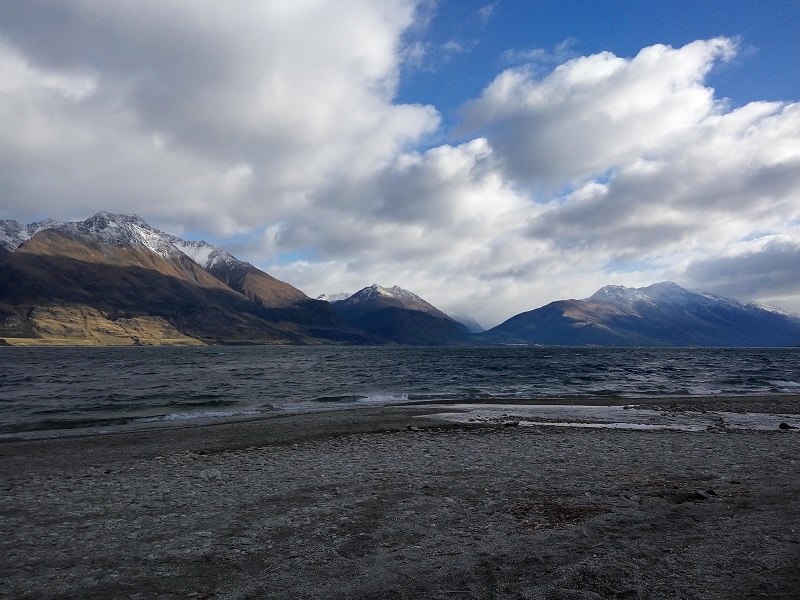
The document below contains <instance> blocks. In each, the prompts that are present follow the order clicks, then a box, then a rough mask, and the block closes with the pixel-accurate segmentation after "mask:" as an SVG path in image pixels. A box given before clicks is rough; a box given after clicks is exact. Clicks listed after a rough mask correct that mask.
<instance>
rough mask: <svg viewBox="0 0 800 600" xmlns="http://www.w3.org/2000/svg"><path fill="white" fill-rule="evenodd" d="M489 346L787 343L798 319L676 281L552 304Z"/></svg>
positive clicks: (500, 332)
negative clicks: (682, 285) (681, 284)
mask: <svg viewBox="0 0 800 600" xmlns="http://www.w3.org/2000/svg"><path fill="white" fill-rule="evenodd" d="M486 340H487V341H489V342H493V343H527V344H554V345H609V346H748V347H753V346H791V345H798V344H800V319H798V318H797V317H792V316H790V315H787V314H786V313H784V312H782V311H780V310H775V309H773V308H766V307H762V306H759V305H756V304H752V303H743V302H740V301H738V300H733V299H730V298H723V297H720V296H714V295H713V294H708V293H706V292H697V291H690V290H686V289H684V288H682V287H680V286H679V285H677V284H676V283H674V282H660V283H656V284H653V285H650V286H647V287H643V288H626V287H624V286H613V285H611V286H605V287H603V288H601V289H600V290H598V291H597V292H595V293H594V294H593V295H592V296H590V297H589V298H586V299H583V300H558V301H556V302H551V303H550V304H547V305H545V306H543V307H540V308H537V309H534V310H531V311H526V312H523V313H520V314H518V315H515V316H513V317H511V318H510V319H508V320H506V321H504V322H503V323H501V324H500V325H497V326H496V327H494V328H492V329H490V330H489V331H488V332H487V333H486Z"/></svg>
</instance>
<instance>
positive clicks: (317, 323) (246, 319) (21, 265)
mask: <svg viewBox="0 0 800 600" xmlns="http://www.w3.org/2000/svg"><path fill="white" fill-rule="evenodd" d="M0 246H2V248H3V253H2V254H0V337H8V338H13V337H16V338H19V337H30V338H39V339H50V340H58V339H66V340H77V341H81V342H85V343H130V342H137V343H157V342H163V341H164V340H175V341H177V342H181V343H183V342H186V341H187V340H202V341H206V342H225V343H315V342H316V343H318V342H320V341H330V340H332V339H334V340H338V339H344V340H347V341H359V340H361V339H363V337H364V336H363V334H362V333H360V332H353V331H351V330H350V328H349V327H347V325H346V324H345V323H344V322H343V321H342V320H341V319H340V318H339V317H338V316H337V315H336V313H335V311H333V310H332V309H331V307H330V305H328V304H327V303H325V302H320V301H316V300H312V299H310V298H308V297H307V296H306V295H305V294H303V293H302V292H300V291H299V290H297V289H296V288H293V287H292V286H290V285H289V284H286V283H284V282H281V281H278V280H276V279H274V278H272V277H271V276H269V275H268V274H266V273H263V272H262V271H259V270H258V269H256V268H255V267H253V266H252V265H250V264H249V263H245V262H242V261H238V260H237V259H235V258H234V257H233V256H231V255H230V254H228V253H227V252H224V251H222V250H220V249H218V248H215V247H213V246H210V245H208V244H205V242H197V243H192V242H185V241H183V240H181V239H179V238H176V237H174V236H171V235H169V234H165V233H163V232H160V231H158V230H157V229H154V228H152V227H150V226H149V225H148V224H147V223H145V222H144V221H143V220H142V219H140V218H139V217H137V216H135V215H115V214H110V213H98V214H97V215H95V216H94V217H91V218H89V219H87V220H85V221H79V222H70V223H61V222H56V221H42V222H39V223H33V224H30V225H27V226H22V225H19V224H18V223H16V222H14V221H2V222H0ZM184 250H186V252H185V251H184ZM187 252H189V254H187ZM190 254H191V255H192V256H194V257H195V258H196V259H198V260H200V261H201V262H204V264H203V265H201V264H199V263H198V262H196V261H195V260H193V258H192V257H191V256H190Z"/></svg>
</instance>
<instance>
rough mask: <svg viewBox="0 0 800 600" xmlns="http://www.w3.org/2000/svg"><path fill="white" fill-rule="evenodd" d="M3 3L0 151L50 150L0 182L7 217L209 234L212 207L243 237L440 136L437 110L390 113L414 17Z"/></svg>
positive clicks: (400, 12)
mask: <svg viewBox="0 0 800 600" xmlns="http://www.w3.org/2000/svg"><path fill="white" fill-rule="evenodd" d="M6 4H7V6H4V7H3V11H4V22H5V27H4V28H3V29H0V36H2V37H0V40H4V43H3V45H2V46H0V57H2V58H0V69H2V72H0V81H6V82H8V81H20V80H22V82H21V83H19V84H17V86H16V88H15V89H11V90H7V94H5V95H4V96H3V97H2V98H0V115H2V116H3V117H4V119H3V122H0V127H2V128H3V130H4V132H6V133H7V135H4V140H3V145H4V151H5V154H6V156H7V157H9V158H7V160H11V158H10V157H13V156H14V155H17V156H18V155H19V153H20V150H22V151H24V150H25V148H26V146H28V145H30V144H32V143H33V144H37V143H38V142H37V140H41V144H44V145H45V146H46V149H45V150H47V151H46V152H44V153H41V152H40V153H38V154H37V156H36V157H35V158H34V157H33V156H31V157H30V158H29V160H28V161H25V164H23V165H22V166H23V169H22V170H10V169H9V170H6V169H4V171H3V179H4V183H6V184H7V187H6V188H5V190H6V192H7V201H6V205H5V208H6V210H7V211H8V212H9V213H14V214H17V215H21V216H22V215H24V214H25V213H26V212H27V213H28V214H37V215H38V214H41V213H48V214H53V213H54V212H58V207H59V204H61V205H62V206H63V205H66V206H69V210H70V213H71V214H75V212H85V211H87V210H92V209H90V207H94V208H95V209H101V208H104V209H112V210H115V209H119V210H126V209H128V210H130V204H131V201H132V196H138V197H139V200H138V201H137V204H138V205H139V207H138V209H139V210H141V211H142V212H144V213H150V214H154V213H161V214H163V213H164V212H166V215H165V216H166V217H168V219H171V220H175V219H176V217H178V216H179V215H181V214H189V215H193V217H192V221H193V223H192V225H193V226H194V227H195V228H201V227H202V228H206V229H210V230H212V231H213V230H215V226H216V223H218V222H219V219H218V218H217V216H216V215H214V214H213V211H212V210H210V207H211V205H213V206H214V208H215V209H216V210H217V211H223V212H227V213H228V215H227V216H228V217H229V220H230V221H231V222H232V223H233V224H234V228H236V229H238V230H242V231H243V230H247V229H250V228H251V227H252V224H253V220H254V219H257V220H267V221H268V220H270V219H274V218H276V217H277V216H279V215H280V212H281V210H283V208H284V207H285V206H287V205H288V206H291V205H293V204H294V203H296V202H297V201H298V199H302V197H303V196H305V195H306V194H308V193H309V192H310V191H313V190H314V189H316V187H318V186H319V185H322V184H324V182H325V181H326V180H327V179H329V178H331V177H338V176H339V175H340V173H341V172H342V171H343V170H345V171H348V172H355V173H357V172H369V171H371V170H374V169H376V168H380V167H382V166H383V165H385V164H386V163H387V162H389V161H391V160H392V159H393V157H394V156H395V155H396V154H397V153H398V152H400V151H402V150H404V149H405V148H407V147H408V146H410V145H413V144H416V143H417V142H418V141H419V139H420V137H421V136H423V135H425V134H426V133H428V132H431V131H433V130H434V129H435V128H436V127H437V125H438V114H437V113H436V111H435V109H433V108H432V107H425V106H418V105H397V104H394V103H393V102H392V98H393V97H394V93H395V89H396V86H397V81H398V77H399V66H400V62H399V61H400V58H401V55H402V52H401V50H402V48H401V35H402V33H403V31H404V30H405V29H406V28H407V27H409V25H410V24H411V23H413V19H414V14H415V13H414V9H415V6H414V2H412V1H411V0H408V1H406V0H395V1H392V2H381V3H374V2H369V1H367V0H348V1H343V2H337V3H330V2H324V1H321V0H317V1H308V2H302V3H301V2H294V3H285V2H267V3H239V4H237V5H236V6H235V7H231V5H230V3H227V2H203V3H196V2H174V3H173V2H170V3H164V2H158V1H155V0H152V1H144V2H142V1H137V2H128V1H126V2H115V3H106V2H97V1H90V0H84V1H82V2H67V1H63V2H58V1H55V2H50V3H25V4H24V5H19V4H16V5H15V4H14V3H6ZM41 39H48V44H41V43H40V42H39V40H41ZM20 65H22V66H20ZM20 71H21V72H22V75H20ZM86 72H89V73H95V74H97V75H94V76H92V77H89V78H87V76H86V75H85V73H86ZM5 87H6V88H8V87H10V84H8V83H6V84H5ZM48 90H51V91H52V90H55V91H57V92H59V94H52V93H51V94H49V95H47V94H45V92H47V91H48ZM59 95H60V97H58V96H59ZM19 121H22V123H19ZM154 140H156V142H157V143H156V144H153V141H154ZM114 147H118V149H117V151H112V150H111V149H112V148H114ZM131 155H133V156H131ZM18 162H19V161H18ZM6 164H8V163H6ZM241 165H248V168H249V169H250V175H249V176H248V182H247V185H239V186H238V187H236V189H235V190H233V189H232V188H231V185H230V184H231V173H232V169H234V170H235V169H237V168H238V167H237V166H241ZM76 166H77V170H78V171H84V175H85V176H80V173H77V174H76V173H69V172H67V171H73V170H75V168H76ZM162 175H163V178H162ZM76 176H77V180H76ZM145 178H146V179H149V180H151V181H150V182H148V181H143V179H145ZM153 180H155V181H153ZM168 180H169V181H168ZM103 182H106V183H103ZM151 182H152V183H154V185H149V184H150V183H151ZM109 188H113V189H115V190H117V193H109V192H110V190H109ZM220 190H222V191H223V192H224V193H223V194H222V197H220V196H219V193H218V192H219V191H220ZM232 192H235V193H232ZM79 198H80V200H78V199H79ZM164 206H170V207H171V210H168V211H164V210H163V209H162V208H160V207H164ZM198 206H199V207H200V208H198ZM62 210H63V209H62ZM53 216H59V215H57V214H54V215H53ZM217 233H229V231H228V230H227V228H226V230H225V231H217Z"/></svg>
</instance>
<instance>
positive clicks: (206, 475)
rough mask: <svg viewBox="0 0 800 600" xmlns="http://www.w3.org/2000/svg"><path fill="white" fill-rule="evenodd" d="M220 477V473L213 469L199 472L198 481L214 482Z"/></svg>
mask: <svg viewBox="0 0 800 600" xmlns="http://www.w3.org/2000/svg"><path fill="white" fill-rule="evenodd" d="M220 477H222V472H221V471H220V470H219V469H215V468H214V467H211V468H210V469H203V470H202V471H200V479H202V480H203V481H214V480H216V479H219V478H220Z"/></svg>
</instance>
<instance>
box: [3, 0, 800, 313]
mask: <svg viewBox="0 0 800 600" xmlns="http://www.w3.org/2000/svg"><path fill="white" fill-rule="evenodd" d="M798 26H800V0H715V1H710V0H691V1H689V0H671V1H670V2H664V1H663V0H636V1H632V0H631V1H629V0H615V1H609V2H599V1H596V0H591V1H590V0H570V1H569V2H562V1H560V0H528V1H523V0H495V1H491V0H489V1H487V0H482V1H481V0H479V1H471V0H381V1H379V2H376V1H375V0H337V1H336V2H331V1H330V0H292V1H291V2H290V1H288V0H264V1H257V0H226V1H222V0H219V1H216V0H205V1H199V2H198V1H197V0H175V1H172V2H163V1H162V0H115V1H114V2H108V1H107V0H37V1H36V2H19V1H18V0H0V219H14V220H17V221H19V222H21V223H29V222H32V221H36V220H40V219H43V218H48V217H49V218H54V219H59V220H82V219H85V218H88V217H89V216H91V215H93V214H95V213H97V212H99V211H103V210H105V211H110V212H118V213H126V214H130V213H134V214H137V215H139V216H140V217H142V218H143V219H145V220H146V221H147V222H148V223H150V224H151V225H153V226H154V227H157V228H159V229H161V230H163V231H166V232H169V233H173V234H175V235H179V236H182V237H184V238H186V239H191V240H198V239H205V240H206V241H208V242H210V243H212V244H215V245H218V246H221V247H223V248H225V249H226V250H228V251H229V252H231V253H233V254H234V255H236V256H237V257H238V258H240V259H243V260H247V261H249V262H251V263H252V264H254V265H256V266H257V267H259V268H261V269H263V270H265V271H267V272H268V273H270V274H271V275H273V276H275V277H278V278H279V279H282V280H284V281H287V282H289V283H291V284H292V285H294V286H296V287H298V288H300V289H301V290H303V291H304V292H305V293H306V294H308V295H309V296H311V297H316V296H317V295H319V294H322V293H338V292H355V291H357V290H359V289H361V288H363V287H365V286H368V285H371V284H373V283H378V284H381V285H384V286H387V287H388V286H393V285H399V286H401V287H404V288H406V289H409V290H411V291H413V292H415V293H417V294H419V295H420V296H422V297H423V298H425V299H426V300H428V301H429V302H431V303H432V304H434V305H436V306H437V307H439V308H440V309H442V310H444V311H446V312H448V313H450V314H456V315H469V316H471V317H473V318H475V319H477V320H478V322H479V323H481V324H482V325H483V326H484V327H491V326H494V325H496V324H498V323H500V322H502V321H503V320H505V319H507V318H509V317H511V316H513V315H515V314H518V313H520V312H523V311H526V310H531V309H534V308H538V307H539V306H542V305H544V304H547V303H548V302H551V301H554V300H559V299H566V298H584V297H588V296H590V295H591V294H592V293H594V292H595V291H596V290H597V289H599V288H600V287H602V286H604V285H609V284H615V285H626V286H629V287H640V286H646V285H650V284H652V283H656V282H659V281H666V280H670V281H675V282H676V283H678V284H680V285H682V286H684V287H687V288H690V289H698V290H703V291H707V292H711V293H716V294H719V295H722V296H727V297H733V298H738V299H741V300H746V301H756V302H762V303H767V304H772V305H777V306H780V307H782V308H784V309H786V310H787V311H789V312H792V313H796V314H800V76H798V67H800V36H798V35H797V33H796V32H797V29H798Z"/></svg>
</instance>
